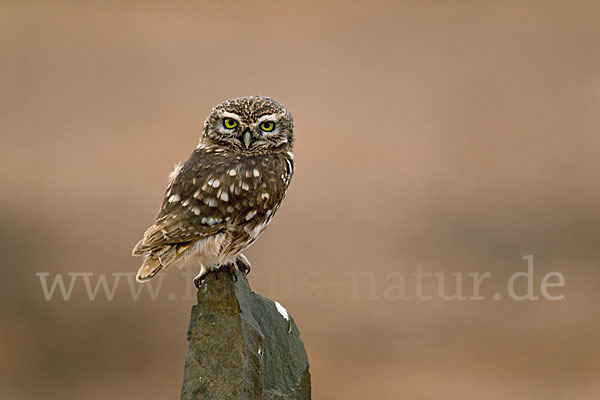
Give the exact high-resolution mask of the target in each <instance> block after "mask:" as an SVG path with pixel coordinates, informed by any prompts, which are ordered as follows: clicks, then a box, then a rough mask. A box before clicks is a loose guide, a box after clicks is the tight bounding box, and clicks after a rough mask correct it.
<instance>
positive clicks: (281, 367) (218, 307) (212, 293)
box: [181, 270, 311, 400]
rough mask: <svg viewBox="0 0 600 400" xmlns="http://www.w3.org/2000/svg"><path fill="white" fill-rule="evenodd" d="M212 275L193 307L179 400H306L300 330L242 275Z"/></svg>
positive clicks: (306, 379) (307, 380)
mask: <svg viewBox="0 0 600 400" xmlns="http://www.w3.org/2000/svg"><path fill="white" fill-rule="evenodd" d="M234 280H235V279H234V277H233V275H231V273H230V272H229V271H226V270H223V271H219V272H217V273H211V274H209V275H208V276H207V277H206V280H205V281H204V282H203V283H202V286H201V287H200V289H199V290H198V304H196V305H195V306H194V307H193V308H192V316H191V319H190V326H189V329H188V334H187V338H188V341H189V344H188V350H187V354H186V357H185V371H184V377H183V386H182V390H181V399H182V400H200V399H202V400H204V399H215V400H230V399H231V400H234V399H235V400H307V399H310V398H311V394H310V374H309V372H308V358H307V356H306V352H305V351H304V345H303V344H302V341H301V340H300V336H299V332H298V328H297V327H296V324H295V323H294V320H293V319H292V317H291V316H289V321H288V320H286V319H285V318H284V317H283V316H282V315H281V314H280V313H279V311H278V310H277V308H276V305H275V302H274V301H272V300H269V299H267V298H265V297H262V296H261V295H258V294H256V293H254V292H252V290H251V289H250V285H249V284H248V281H247V280H246V277H245V275H244V274H243V273H239V272H238V273H237V281H234Z"/></svg>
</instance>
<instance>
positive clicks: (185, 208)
mask: <svg viewBox="0 0 600 400" xmlns="http://www.w3.org/2000/svg"><path fill="white" fill-rule="evenodd" d="M218 161H219V160H215V157H210V156H209V154H207V153H205V152H202V151H198V150H196V151H194V152H193V153H192V155H191V156H190V158H189V159H188V160H187V161H186V162H185V163H184V164H183V165H182V166H178V167H176V168H175V170H174V171H173V172H172V173H171V176H170V177H171V181H170V182H169V185H168V187H167V190H166V192H165V196H164V198H163V202H162V206H161V208H160V211H159V213H158V216H157V217H156V220H155V221H154V224H152V226H150V227H149V228H148V229H147V230H146V232H145V233H144V238H143V239H142V240H141V241H140V242H139V243H138V244H137V245H136V246H135V248H134V249H133V255H142V254H145V253H149V252H154V251H157V250H161V249H162V248H163V247H164V246H165V245H169V244H178V243H186V242H192V241H195V240H198V239H201V238H203V237H206V236H210V235H213V234H215V233H217V232H219V231H220V230H221V229H223V228H224V227H225V223H226V221H225V216H224V212H223V211H224V210H223V209H222V208H221V207H218V206H219V205H220V204H219V202H218V201H217V193H218V194H219V195H222V192H220V191H219V186H220V182H221V179H222V174H223V170H224V168H223V165H222V164H223V163H219V162H218ZM221 161H223V160H221Z"/></svg>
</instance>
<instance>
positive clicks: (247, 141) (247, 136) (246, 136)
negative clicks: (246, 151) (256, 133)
mask: <svg viewBox="0 0 600 400" xmlns="http://www.w3.org/2000/svg"><path fill="white" fill-rule="evenodd" d="M242 142H243V143H244V146H245V147H246V148H248V147H250V143H251V142H252V134H251V133H250V131H249V130H246V131H244V136H242Z"/></svg>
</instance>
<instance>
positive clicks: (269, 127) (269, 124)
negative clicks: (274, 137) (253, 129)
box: [260, 121, 275, 132]
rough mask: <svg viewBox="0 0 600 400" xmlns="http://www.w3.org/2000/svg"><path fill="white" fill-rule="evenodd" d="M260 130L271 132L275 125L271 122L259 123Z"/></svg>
mask: <svg viewBox="0 0 600 400" xmlns="http://www.w3.org/2000/svg"><path fill="white" fill-rule="evenodd" d="M260 129H262V130H263V131H265V132H271V131H272V130H273V129H275V123H274V122H272V121H265V122H261V124H260Z"/></svg>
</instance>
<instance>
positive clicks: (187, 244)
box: [133, 96, 294, 287]
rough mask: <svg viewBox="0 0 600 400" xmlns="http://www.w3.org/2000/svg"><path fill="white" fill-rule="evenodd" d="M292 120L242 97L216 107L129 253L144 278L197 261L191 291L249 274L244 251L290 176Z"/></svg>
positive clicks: (270, 105) (276, 107) (269, 102)
mask: <svg viewBox="0 0 600 400" xmlns="http://www.w3.org/2000/svg"><path fill="white" fill-rule="evenodd" d="M293 144H294V122H293V119H292V116H291V114H290V113H289V112H288V110H287V109H286V108H285V107H283V106H282V105H281V104H279V103H278V102H277V101H275V100H273V99H271V98H268V97H261V96H250V97H241V98H236V99H232V100H227V101H224V102H223V103H221V104H219V105H217V106H215V107H214V108H213V110H212V112H211V113H210V115H209V116H208V118H207V119H206V121H205V122H204V129H203V132H202V136H201V138H200V142H199V144H198V146H197V147H196V149H195V150H194V151H193V152H192V154H191V155H190V157H189V158H188V160H187V161H186V162H185V163H183V164H180V165H177V166H176V167H175V170H174V171H173V172H172V173H171V174H170V175H169V184H168V186H167V190H166V193H165V196H164V199H163V202H162V206H161V208H160V211H159V213H158V216H157V217H156V220H155V221H154V223H153V224H152V226H150V227H149V228H148V229H147V230H146V232H145V233H144V237H143V239H142V240H140V241H139V242H138V244H137V245H136V246H135V248H134V249H133V255H134V256H143V257H144V262H143V263H142V265H141V267H140V268H139V270H138V272H137V280H138V281H139V282H143V281H147V280H149V279H151V278H152V277H153V276H155V275H156V274H157V273H158V272H159V271H161V270H163V269H166V268H169V267H171V266H179V267H182V266H184V265H192V264H195V265H197V266H199V268H200V273H199V274H198V275H197V276H196V277H195V278H194V284H195V285H196V287H200V284H201V283H202V280H203V279H204V277H205V276H206V274H208V273H209V272H211V271H213V270H216V269H219V268H220V267H227V268H229V269H230V270H232V272H234V273H235V272H236V271H237V270H239V271H241V272H244V273H248V272H249V271H250V263H249V262H248V260H247V259H246V257H245V256H244V254H243V252H244V250H245V249H247V248H248V246H250V245H251V244H252V243H253V242H254V241H255V240H256V239H257V238H258V236H259V235H260V234H261V232H262V231H263V230H264V229H265V228H266V227H267V225H268V224H269V222H271V219H272V218H273V216H274V215H275V213H276V212H277V210H278V209H279V206H280V205H281V202H282V200H283V198H284V197H285V194H286V191H287V189H288V186H289V184H290V180H291V179H292V174H293V173H294V155H293V153H292V147H293Z"/></svg>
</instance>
